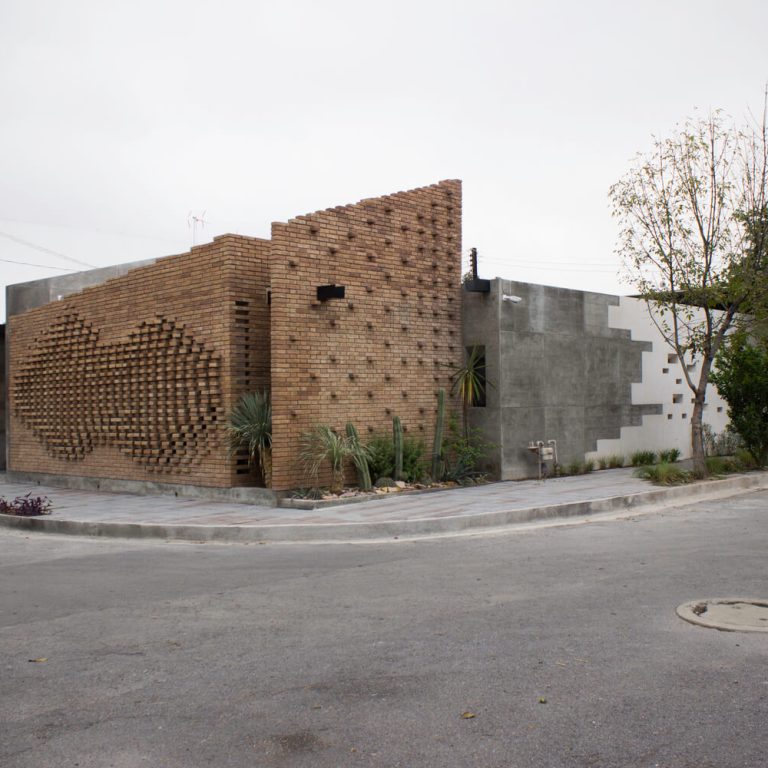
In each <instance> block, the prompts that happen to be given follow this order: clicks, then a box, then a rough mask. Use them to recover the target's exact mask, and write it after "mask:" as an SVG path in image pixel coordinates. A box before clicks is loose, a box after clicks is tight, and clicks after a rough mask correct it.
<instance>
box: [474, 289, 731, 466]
mask: <svg viewBox="0 0 768 768" xmlns="http://www.w3.org/2000/svg"><path fill="white" fill-rule="evenodd" d="M504 295H507V296H510V297H511V296H514V297H517V298H519V301H517V302H515V301H505V300H504V299H503V297H504ZM463 307H464V311H463V318H464V319H463V325H464V343H465V345H466V346H472V345H475V344H480V345H485V346H486V360H487V376H488V380H489V382H490V385H489V386H488V394H487V406H486V407H485V408H473V409H471V414H470V417H471V423H472V424H473V426H475V427H477V428H479V429H481V430H482V432H483V434H484V436H485V438H486V439H487V440H488V441H489V442H491V443H493V444H494V445H495V448H494V449H493V450H492V451H491V452H490V455H489V460H488V465H487V469H488V471H489V472H490V473H491V474H492V475H493V476H494V477H499V478H502V479H519V478H523V477H531V476H534V475H535V474H536V472H537V463H536V459H535V456H534V455H533V454H532V453H531V452H530V451H528V450H527V445H528V443H529V442H531V441H536V440H545V441H546V440H549V439H554V440H556V441H557V445H558V454H559V456H558V458H559V460H560V463H561V464H567V463H569V462H572V461H584V460H585V459H596V458H598V457H599V456H608V455H613V454H621V455H623V456H625V457H626V458H627V460H628V458H629V456H630V454H631V453H633V452H634V451H637V450H660V449H669V448H677V449H678V450H680V452H681V454H682V456H683V457H688V456H690V454H691V446H690V414H691V392H690V391H689V390H688V388H687V386H686V385H685V382H684V379H683V374H682V369H681V365H684V364H685V365H688V366H689V369H690V370H691V371H692V372H694V373H695V372H696V371H697V369H698V366H697V364H696V362H695V361H690V360H689V361H682V362H681V361H676V360H673V359H672V358H673V357H674V356H671V350H670V348H669V347H668V346H667V344H666V342H665V341H664V339H663V338H662V337H661V335H660V334H659V332H658V330H657V329H656V327H655V325H654V324H653V322H652V320H651V318H650V316H649V315H648V311H647V308H646V305H645V302H644V301H640V300H638V299H633V298H630V297H618V296H609V295H605V294H598V293H588V292H583V291H572V290H567V289H563V288H553V287H548V286H543V285H531V284H527V283H518V282H513V281H509V280H500V279H496V280H494V281H492V282H491V291H490V293H487V294H479V293H466V292H465V294H464V297H463ZM726 412H727V407H726V405H725V403H724V402H723V401H722V400H721V399H720V397H719V395H718V394H717V391H716V390H715V389H714V387H710V389H709V390H708V393H707V406H706V410H705V422H707V423H709V424H710V425H711V426H712V428H713V430H714V431H715V432H720V431H722V429H723V428H724V427H725V425H726V424H727V421H728V419H727V414H726Z"/></svg>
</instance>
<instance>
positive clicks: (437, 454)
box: [432, 387, 445, 482]
mask: <svg viewBox="0 0 768 768" xmlns="http://www.w3.org/2000/svg"><path fill="white" fill-rule="evenodd" d="M444 426H445V390H444V389H443V388H442V387H440V389H439V390H438V391H437V421H436V423H435V443H434V447H433V448H432V480H433V482H439V480H440V479H441V477H440V475H441V472H440V464H441V461H442V458H443V427H444Z"/></svg>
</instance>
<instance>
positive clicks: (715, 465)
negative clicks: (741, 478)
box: [706, 449, 756, 475]
mask: <svg viewBox="0 0 768 768" xmlns="http://www.w3.org/2000/svg"><path fill="white" fill-rule="evenodd" d="M742 450H743V453H742V457H743V454H744V453H746V454H747V457H746V458H747V459H748V461H749V463H750V464H751V467H749V468H754V466H755V464H756V462H755V458H754V456H751V454H750V453H749V451H747V450H746V449H742ZM706 462H707V472H709V474H710V475H729V474H733V473H734V472H743V471H744V470H745V469H747V468H748V467H747V466H745V464H744V462H743V460H742V458H740V457H737V456H707V458H706Z"/></svg>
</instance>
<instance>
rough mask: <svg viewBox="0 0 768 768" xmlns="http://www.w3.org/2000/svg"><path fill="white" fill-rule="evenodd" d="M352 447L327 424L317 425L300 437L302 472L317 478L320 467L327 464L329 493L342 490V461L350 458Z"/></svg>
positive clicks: (343, 436) (346, 439) (347, 439)
mask: <svg viewBox="0 0 768 768" xmlns="http://www.w3.org/2000/svg"><path fill="white" fill-rule="evenodd" d="M351 453H352V446H351V444H350V442H349V438H347V437H346V435H340V434H339V433H338V432H336V430H334V429H332V428H331V427H329V426H328V425H327V424H317V425H315V426H314V427H312V429H311V430H310V431H309V432H306V433H304V434H303V435H302V436H301V449H300V451H299V459H300V460H301V463H302V464H303V466H304V471H305V472H306V473H307V474H308V475H309V476H310V477H312V478H316V477H317V473H318V471H319V469H320V466H321V465H322V464H323V463H325V462H328V464H329V465H330V467H331V493H340V492H341V491H342V490H343V488H344V460H345V459H347V458H348V457H349V456H351Z"/></svg>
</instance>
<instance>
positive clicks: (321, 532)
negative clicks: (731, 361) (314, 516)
mask: <svg viewBox="0 0 768 768" xmlns="http://www.w3.org/2000/svg"><path fill="white" fill-rule="evenodd" d="M764 489H768V474H767V473H762V472H761V473H759V474H755V475H739V476H738V477H730V478H726V479H724V480H711V481H705V482H700V483H693V484H691V485H682V486H675V487H672V488H654V489H653V490H649V491H643V492H640V493H633V494H629V495H626V496H610V497H606V498H602V499H592V500H587V501H577V502H565V503H562V504H553V505H549V506H539V507H528V508H523V509H510V510H497V511H493V512H480V513H477V514H468V515H454V516H452V517H432V518H418V519H412V520H388V521H381V522H359V523H314V524H301V525H296V524H285V525H163V524H162V523H109V522H97V523H94V522H82V521H76V520H57V519H56V518H55V517H47V516H46V517H14V516H12V515H0V526H4V527H6V528H12V529H16V530H27V531H38V532H45V533H60V534H68V535H71V536H100V537H111V538H138V539H164V540H178V541H211V542H241V543H245V542H262V541H263V542H340V541H381V540H387V539H389V540H391V539H393V538H400V539H404V538H423V537H429V536H439V535H445V534H459V533H467V532H472V531H480V530H482V529H487V528H501V527H505V526H511V525H516V524H521V523H531V522H536V521H544V520H553V519H566V518H570V517H579V516H581V517H586V516H589V515H595V514H604V513H611V512H613V513H616V512H623V511H631V510H635V509H636V510H640V509H642V508H643V507H652V506H679V505H682V504H687V503H690V502H693V501H711V500H714V499H719V498H727V497H729V496H734V495H738V494H740V493H748V492H751V491H757V490H764ZM393 511H396V510H393Z"/></svg>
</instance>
